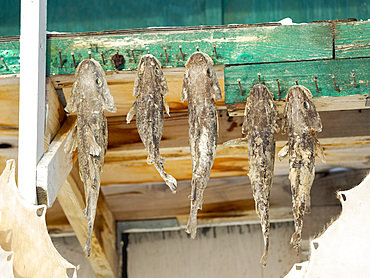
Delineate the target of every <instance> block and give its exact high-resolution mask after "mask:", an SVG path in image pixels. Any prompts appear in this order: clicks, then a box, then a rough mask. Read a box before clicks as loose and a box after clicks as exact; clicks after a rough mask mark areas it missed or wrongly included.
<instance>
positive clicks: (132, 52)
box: [130, 48, 136, 64]
mask: <svg viewBox="0 0 370 278" xmlns="http://www.w3.org/2000/svg"><path fill="white" fill-rule="evenodd" d="M130 50H131V54H132V58H134V63H135V64H136V59H135V54H134V49H133V48H131V49H130Z"/></svg>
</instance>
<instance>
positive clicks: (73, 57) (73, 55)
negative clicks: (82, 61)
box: [71, 52, 76, 68]
mask: <svg viewBox="0 0 370 278" xmlns="http://www.w3.org/2000/svg"><path fill="white" fill-rule="evenodd" d="M71 55H72V60H73V65H74V66H75V68H76V59H75V54H74V53H73V52H71Z"/></svg>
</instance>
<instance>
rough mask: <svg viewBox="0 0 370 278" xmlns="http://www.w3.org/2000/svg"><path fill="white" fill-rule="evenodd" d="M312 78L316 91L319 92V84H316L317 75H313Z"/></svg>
mask: <svg viewBox="0 0 370 278" xmlns="http://www.w3.org/2000/svg"><path fill="white" fill-rule="evenodd" d="M313 80H314V81H315V86H316V91H317V92H319V86H318V85H317V77H316V76H315V77H314V78H313Z"/></svg>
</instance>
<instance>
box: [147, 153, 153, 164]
mask: <svg viewBox="0 0 370 278" xmlns="http://www.w3.org/2000/svg"><path fill="white" fill-rule="evenodd" d="M146 163H147V164H148V165H152V159H151V158H150V155H148V157H147V158H146Z"/></svg>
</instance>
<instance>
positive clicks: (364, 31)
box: [335, 21, 370, 59]
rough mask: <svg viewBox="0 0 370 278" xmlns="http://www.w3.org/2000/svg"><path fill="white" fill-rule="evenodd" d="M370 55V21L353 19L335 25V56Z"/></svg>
mask: <svg viewBox="0 0 370 278" xmlns="http://www.w3.org/2000/svg"><path fill="white" fill-rule="evenodd" d="M369 56H370V24H369V21H353V22H348V23H338V24H336V25H335V58H336V59H341V58H355V57H369Z"/></svg>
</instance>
